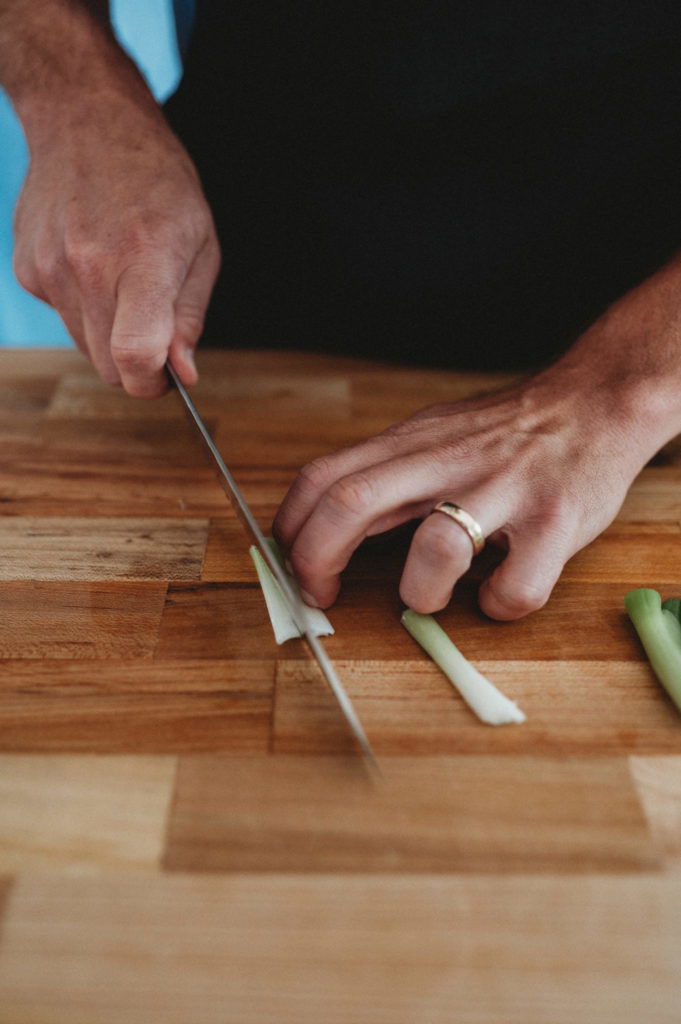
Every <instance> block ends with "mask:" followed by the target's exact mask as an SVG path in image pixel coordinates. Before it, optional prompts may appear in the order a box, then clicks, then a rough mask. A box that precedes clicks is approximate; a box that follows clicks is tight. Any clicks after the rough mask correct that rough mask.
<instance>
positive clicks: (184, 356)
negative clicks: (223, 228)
mask: <svg viewBox="0 0 681 1024" xmlns="http://www.w3.org/2000/svg"><path fill="white" fill-rule="evenodd" d="M30 149H31V163H30V168H29V172H28V175H27V178H26V182H25V184H24V188H23V191H22V193H21V196H20V199H19V203H18V205H17V211H16V216H15V236H16V244H15V260H14V265H15V272H16V276H17V279H18V280H19V282H20V284H22V285H23V287H24V288H26V289H27V290H28V291H29V292H31V293H32V294H33V295H35V296H37V297H38V298H39V299H42V300H43V301H45V302H47V303H49V305H51V306H53V307H54V308H55V309H56V311H57V312H58V313H59V315H60V316H61V318H62V320H63V321H64V323H65V325H66V328H67V330H68V331H69V333H70V335H71V336H72V338H73V339H74V341H75V343H76V345H77V346H78V348H79V349H81V351H83V352H84V353H85V354H86V355H88V356H89V358H90V359H91V360H92V362H93V364H94V366H95V368H96V370H97V371H98V373H99V375H100V376H101V377H102V379H103V380H104V381H106V382H107V383H109V384H113V385H118V384H122V386H123V387H124V388H125V389H126V391H128V393H129V394H131V395H133V396H135V397H140V398H151V397H155V396H157V395H160V394H162V393H163V391H165V389H166V386H167V385H166V379H165V374H164V371H163V367H164V364H165V361H166V359H167V358H170V359H171V360H172V363H173V365H174V367H175V369H176V370H177V372H178V374H179V376H180V377H181V379H182V380H183V382H184V383H185V384H187V385H191V384H194V383H195V382H196V380H197V373H196V369H195V366H194V360H193V352H194V349H195V347H196V344H197V342H198V340H199V336H200V334H201V331H202V327H203V320H204V315H205V312H206V308H207V306H208V302H209V299H210V294H211V292H212V289H213V285H214V283H215V279H216V276H217V272H218V268H219V263H220V251H219V246H218V241H217V237H216V233H215V227H214V225H213V219H212V216H211V213H210V210H209V208H208V205H207V203H206V200H205V198H204V195H203V192H202V189H201V185H200V182H199V179H198V175H197V172H196V170H195V168H194V166H193V164H192V162H191V160H190V159H189V157H188V155H187V153H186V151H185V150H184V148H183V147H182V146H181V144H180V143H179V141H178V140H177V138H176V137H175V136H174V135H173V133H172V132H171V130H170V128H169V127H168V126H167V124H166V122H165V120H164V118H163V115H162V114H161V112H160V109H158V108H157V107H156V106H155V104H153V103H151V102H149V103H148V104H135V103H134V102H131V101H130V99H126V98H123V97H121V96H120V95H115V94H114V95H111V96H108V97H104V98H101V97H100V98H99V99H98V100H97V105H96V106H95V103H94V100H93V99H92V98H89V99H88V101H87V104H86V103H85V102H84V103H83V104H80V109H74V108H73V107H72V106H71V107H69V109H68V110H67V111H65V112H64V113H63V116H62V117H60V118H59V122H58V123H56V124H54V125H51V126H50V127H49V128H45V129H44V130H42V131H41V133H40V137H39V138H38V139H36V138H35V136H34V137H33V138H31V139H30Z"/></svg>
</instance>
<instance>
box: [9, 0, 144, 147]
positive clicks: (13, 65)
mask: <svg viewBox="0 0 681 1024" xmlns="http://www.w3.org/2000/svg"><path fill="white" fill-rule="evenodd" d="M100 13H101V12H100ZM0 68H2V84H3V85H4V86H5V88H6V90H7V92H8V95H9V97H10V99H11V101H12V104H13V106H14V108H15V110H16V112H17V115H18V117H19V119H20V120H21V122H22V125H23V128H24V131H25V133H26V137H27V141H28V144H29V147H30V148H31V150H32V151H33V150H34V149H35V148H38V147H39V146H40V145H41V143H42V142H43V141H45V140H50V139H52V138H54V137H56V136H58V135H59V133H60V132H61V131H62V130H64V128H65V127H67V126H69V125H75V126H77V125H78V124H79V123H80V122H82V120H83V118H84V117H87V115H88V113H89V112H92V111H95V110H97V109H99V110H102V109H107V107H111V106H112V105H114V106H115V105H116V104H117V103H120V102H121V101H125V100H127V101H133V102H134V103H135V105H136V106H137V107H141V108H142V109H144V108H145V107H147V108H148V109H149V110H150V111H151V110H152V109H155V108H157V105H156V102H155V100H154V98H153V96H152V95H151V93H150V92H149V89H148V88H147V86H146V83H145V82H144V80H143V78H142V76H141V75H140V73H139V72H138V70H137V68H136V67H135V65H134V64H133V62H132V61H131V60H130V59H129V58H128V57H127V55H126V54H125V53H124V52H123V50H122V49H121V48H120V46H119V45H118V43H117V42H116V40H115V38H114V36H113V33H112V32H111V29H110V27H109V26H108V24H107V23H105V21H104V20H103V19H102V18H101V16H100V17H97V16H96V15H95V14H93V13H92V12H91V11H90V10H88V9H87V8H86V6H84V5H83V4H81V3H78V2H74V0H39V2H37V3H36V2H35V0H25V2H23V3H22V2H18V3H15V4H13V5H11V7H10V8H9V10H8V11H7V12H2V13H0Z"/></svg>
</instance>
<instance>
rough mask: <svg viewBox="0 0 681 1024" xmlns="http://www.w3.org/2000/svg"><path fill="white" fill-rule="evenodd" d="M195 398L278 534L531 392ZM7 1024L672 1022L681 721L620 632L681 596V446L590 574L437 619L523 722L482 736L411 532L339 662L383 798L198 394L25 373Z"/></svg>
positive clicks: (271, 381) (4, 969)
mask: <svg viewBox="0 0 681 1024" xmlns="http://www.w3.org/2000/svg"><path fill="white" fill-rule="evenodd" d="M200 369H201V370H202V382H201V383H200V385H199V386H197V388H196V389H195V391H194V397H195V401H196V403H197V405H198V407H199V409H200V411H201V412H202V414H203V416H204V418H205V419H206V421H207V422H208V424H209V426H210V427H211V429H212V430H213V432H214V435H215V437H216V439H217V441H218V445H219V447H220V448H221V450H222V453H223V455H224V456H225V458H226V460H227V462H228V463H229V465H230V467H231V468H232V470H233V472H234V474H235V476H236V477H237V480H238V482H239V483H240V485H241V487H242V489H243V491H244V493H245V495H246V497H247V499H248V500H249V502H250V503H251V505H252V507H253V509H254V512H255V513H256V516H257V518H258V520H259V522H260V524H261V526H262V527H263V529H264V530H265V531H266V532H267V531H269V527H270V524H271V520H272V516H273V514H274V512H275V510H276V508H277V506H278V503H279V502H280V500H281V498H282V497H283V495H284V493H285V491H286V488H287V486H288V485H289V483H290V482H291V481H292V479H293V478H294V476H295V474H296V471H297V469H298V468H299V467H300V466H301V465H302V464H303V463H304V462H306V461H308V460H309V459H311V458H313V457H315V456H316V455H320V454H324V453H325V452H329V451H331V450H333V449H335V448H338V447H341V446H343V445H346V444H349V443H352V442H354V441H358V440H361V439H362V438H364V437H367V436H369V435H370V434H372V433H375V432H376V431H378V430H380V429H382V428H383V427H385V426H387V425H388V424H390V423H391V422H395V421H397V420H399V419H401V418H403V417H405V416H407V415H409V414H410V413H412V412H414V411H415V410H416V409H418V408H420V407H422V406H424V405H426V404H429V403H432V402H435V401H443V400H448V399H450V398H454V397H458V396H463V395H466V394H471V393H474V392H477V391H480V390H485V389H487V388H489V387H492V386H496V385H498V384H500V383H504V382H506V381H507V380H509V379H510V378H508V377H504V376H494V377H492V376H486V375H479V374H457V373H445V372H441V371H437V372H435V371H423V370H414V369H408V368H400V367H389V366H384V365H378V364H370V363H364V362H358V361H355V360H350V359H341V358H338V359H336V358H329V357H322V356H317V355H310V354H304V353H253V352H251V353H245V352H217V351H210V352H205V353H203V355H202V357H201V361H200ZM0 431H1V434H0V552H1V557H0V603H1V608H2V615H1V616H0V658H2V675H1V676H0V928H1V931H0V1024H21V1022H29V1021H30V1022H36V1021H40V1024H61V1022H68V1024H80V1022H81V1021H82V1022H83V1024H92V1022H93V1021H97V1024H114V1022H115V1024H118V1022H121V1024H123V1022H124V1024H131V1022H137V1021H140V1022H144V1024H149V1022H150V1021H156V1020H159V1021H163V1022H164V1024H165V1022H175V1021H177V1022H178V1024H180V1022H181V1024H186V1022H187V1021H191V1022H192V1024H203V1022H206V1024H213V1022H216V1024H217V1022H220V1024H223V1022H225V1021H230V1022H231V1021H234V1022H238V1024H242V1022H251V1021H257V1022H265V1021H268V1022H269V1021H274V1020H276V1021H277V1022H283V1024H286V1022H289V1021H290V1022H296V1024H299V1022H307V1021H310V1022H312V1021H315V1022H319V1021H324V1022H336V1021H337V1022H339V1024H340V1022H343V1024H346V1022H352V1024H355V1022H360V1021H372V1022H373V1021H377V1022H378V1021H380V1022H386V1024H402V1022H412V1021H413V1022H414V1024H416V1022H418V1024H424V1022H428V1024H440V1022H447V1024H449V1022H453V1021H456V1022H457V1024H458V1022H471V1024H473V1022H475V1024H496V1022H508V1024H511V1022H513V1024H516V1022H518V1024H520V1022H522V1024H535V1022H536V1024H552V1022H556V1024H558V1022H560V1024H562V1022H568V1021H569V1022H570V1024H574V1022H575V1021H579V1022H581V1021H584V1022H587V1021H588V1022H591V1021H596V1020H597V1021H599V1024H600V1022H609V1021H612V1022H615V1021H616V1022H617V1024H623V1022H632V1024H633V1022H636V1024H640V1022H641V1021H642V1020H645V1021H647V1022H654V1024H657V1022H660V1024H661V1022H670V1024H671V1022H674V1024H676V1021H678V1019H679V1016H680V1011H679V1006H681V960H680V958H679V954H678V950H679V945H680V942H681V717H680V716H679V715H678V713H677V712H676V710H675V709H674V708H673V707H672V705H671V703H670V702H669V700H668V699H667V698H666V696H665V695H664V693H663V692H662V691H661V689H660V687H659V685H658V684H657V682H656V681H655V679H654V677H653V676H652V674H651V672H650V669H649V667H648V665H647V663H646V661H645V659H644V658H643V655H642V651H641V649H640V646H639V644H638V641H637V639H636V637H635V635H634V634H633V631H632V629H631V627H630V625H629V623H628V620H627V618H626V616H625V613H624V609H623V604H622V598H623V596H624V594H625V593H626V591H627V590H629V589H631V588H632V587H634V586H642V585H645V586H652V587H655V588H656V589H659V590H660V591H661V592H662V594H663V596H669V595H671V594H679V593H681V536H680V534H681V526H680V523H681V446H680V445H679V444H678V443H671V444H670V445H669V446H667V448H666V449H665V450H664V451H663V452H662V453H660V455H659V456H658V457H657V458H656V459H655V460H654V463H653V464H651V465H650V466H648V467H646V468H645V469H644V470H643V472H642V473H641V475H640V477H639V478H638V479H637V481H636V482H635V483H634V485H633V487H632V489H631V492H630V494H629V496H628V497H627V500H626V502H625V504H624V506H623V508H622V510H621V513H620V515H619V517H618V519H617V521H616V522H615V523H614V524H613V525H612V526H611V527H610V528H609V529H608V530H607V531H606V532H605V533H604V534H603V535H602V536H601V537H600V538H598V539H597V540H596V541H595V542H594V543H593V544H592V545H591V546H590V547H589V548H587V549H586V550H584V551H582V552H580V553H579V554H578V555H576V556H575V557H574V558H573V559H572V560H571V561H570V562H569V564H568V565H567V566H566V568H565V571H564V573H563V576H562V578H561V580H560V582H559V583H558V585H557V587H556V589H555V591H554V594H553V596H552V598H551V600H550V601H549V603H548V605H547V606H546V607H545V608H544V609H542V610H541V611H540V612H538V613H535V614H534V615H531V616H529V617H527V618H526V619H523V620H521V621H519V622H515V623H496V622H492V621H490V620H488V619H486V618H485V617H484V616H483V615H482V614H481V612H480V611H479V609H478V607H477V602H476V591H477V586H478V584H479V581H480V578H481V576H482V574H483V573H484V572H485V571H486V569H488V568H489V565H490V558H493V557H494V556H493V553H490V552H485V553H484V554H483V556H481V558H480V559H479V560H477V564H475V565H474V567H473V569H472V571H471V572H470V573H469V575H468V576H467V577H466V578H465V579H464V580H463V581H462V582H461V583H460V585H459V586H458V587H457V589H456V592H455V596H454V598H453V601H452V603H451V605H450V607H449V608H448V609H447V610H446V611H445V612H443V613H442V614H441V615H440V616H439V619H440V622H441V623H442V625H443V626H444V628H445V629H446V630H447V631H448V632H449V633H450V634H451V636H452V637H453V638H454V639H455V640H456V642H457V643H458V645H459V646H460V648H461V649H462V650H463V651H464V653H465V654H466V655H467V656H468V657H469V658H470V659H471V660H472V661H473V662H474V663H475V664H476V665H478V666H479V667H480V668H481V669H482V671H483V672H484V673H485V674H487V675H488V676H489V677H490V678H491V679H493V680H494V681H495V682H496V683H498V685H499V686H500V688H501V689H502V690H503V691H504V692H505V693H507V695H508V696H510V697H512V699H514V700H515V701H517V703H518V704H519V705H520V706H521V707H522V709H523V710H524V711H525V713H526V715H527V722H526V723H525V724H524V725H521V726H508V727H504V728H499V729H494V728H490V727H487V726H484V725H482V724H481V723H480V722H479V721H478V720H477V719H476V718H475V717H474V716H473V715H472V713H471V712H470V711H469V710H468V709H467V708H466V707H465V705H464V704H463V703H462V701H461V699H460V698H459V697H458V695H457V694H456V693H455V692H454V690H453V689H452V687H451V686H450V685H449V684H448V683H447V681H446V680H445V679H444V678H443V677H442V676H441V675H440V674H439V673H438V671H437V669H435V667H434V666H433V665H432V664H431V663H430V662H429V661H428V660H427V659H426V658H425V657H424V656H423V654H422V652H421V651H420V650H419V648H417V647H416V645H415V644H414V642H413V641H412V640H411V638H410V637H409V636H408V635H407V634H406V632H405V631H404V630H403V628H402V627H401V626H400V624H399V614H400V611H401V605H400V602H399V598H398V595H397V584H398V581H399V576H400V570H401V565H402V563H403V560H404V556H405V553H406V550H407V543H408V539H405V538H403V539H401V540H395V541H393V543H391V544H375V545H373V546H369V547H367V548H366V549H362V550H360V551H358V552H357V554H356V555H355V557H354V558H353V560H352V562H351V565H350V566H349V568H348V570H347V572H346V574H345V578H344V587H343V591H342V594H341V597H340V599H339V601H338V603H337V605H336V606H335V607H334V608H333V609H332V611H331V612H330V613H329V616H330V618H331V620H332V622H333V624H334V626H335V628H336V634H335V636H333V637H331V638H329V640H328V641H327V642H326V646H327V650H328V652H329V654H330V655H331V657H332V658H333V659H334V661H335V662H336V664H337V667H338V669H339V671H340V673H341V675H342V678H343V679H344V681H345V683H346V686H347V689H348V691H349V693H350V696H351V697H352V699H353V702H354V703H355V706H356V708H357V711H358V713H359V714H360V716H361V719H362V722H363V724H364V726H365V728H366V731H367V733H368V735H369V738H370V741H371V743H372V746H373V748H374V750H375V751H376V754H377V756H378V757H379V760H380V761H381V765H382V769H383V773H384V780H383V781H382V782H381V783H380V784H376V783H375V782H374V783H372V782H371V781H370V780H369V779H368V777H367V775H366V772H365V771H364V770H363V767H362V763H361V761H360V760H359V759H358V757H357V755H356V753H355V751H354V749H353V745H352V742H351V740H350V738H349V736H348V732H347V729H346V727H345V725H344V722H343V719H342V717H341V716H340V714H339V712H338V710H337V708H336V706H335V703H334V701H333V698H332V697H331V696H330V694H329V692H328V690H327V689H326V687H325V684H324V683H323V681H322V680H321V678H320V676H319V674H318V672H317V670H316V669H315V667H314V665H312V664H311V663H310V660H309V658H308V656H307V654H306V651H305V649H304V647H303V645H302V644H300V643H298V642H291V643H289V644H287V645H285V646H284V647H281V648H279V647H277V645H276V644H275V643H274V641H273V638H272V635H271V630H270V626H269V622H268V620H267V616H266V612H265V609H264V605H263V602H262V598H261V595H260V592H259V589H258V586H257V583H256V580H255V574H254V571H253V568H252V565H251V563H250V559H249V558H248V555H247V539H246V537H245V535H244V534H243V532H242V528H241V526H240V525H239V523H238V522H237V520H236V519H235V517H234V515H233V513H232V512H231V509H230V507H229V506H228V504H227V502H226V499H225V497H224V495H223V493H222V490H221V489H220V486H219V484H218V483H217V481H216V480H215V478H214V476H213V472H212V470H211V468H210V466H209V464H208V463H207V462H206V461H205V458H204V455H203V452H202V449H201V446H200V443H199V442H198V441H197V439H196V437H195V434H194V432H193V430H192V428H191V426H190V425H189V424H188V423H187V421H186V419H185V416H184V414H183V410H182V408H181V404H180V401H179V398H178V397H177V396H176V395H174V394H170V395H168V396H166V397H165V398H163V399H161V400H159V401H156V402H144V401H138V400H134V399H131V398H129V397H128V396H126V395H125V394H123V393H122V392H121V391H119V390H116V389H110V388H107V387H105V386H104V385H103V384H101V383H100V382H99V381H98V380H97V378H96V377H95V375H94V374H93V372H92V371H91V370H90V369H89V367H88V364H87V363H86V362H85V360H84V359H83V358H82V357H80V356H79V355H78V354H76V353H74V352H66V351H59V352H44V351H38V350H36V351H25V352H22V351H11V350H6V351H4V352H0Z"/></svg>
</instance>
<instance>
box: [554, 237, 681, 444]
mask: <svg viewBox="0 0 681 1024" xmlns="http://www.w3.org/2000/svg"><path fill="white" fill-rule="evenodd" d="M537 381H538V382H539V383H544V382H547V383H548V384H549V385H554V384H556V382H558V383H559V385H560V387H562V388H565V389H569V390H573V391H575V392H578V391H581V392H583V394H584V398H585V404H586V405H588V404H589V402H591V403H592V404H593V414H594V415H598V414H599V412H600V413H603V412H605V413H606V414H607V415H608V416H610V417H611V418H612V420H613V422H617V421H619V422H620V423H621V424H622V426H623V428H624V429H625V430H626V431H627V433H628V434H629V436H630V438H631V443H632V444H634V442H637V443H639V444H640V445H641V449H642V455H643V457H644V458H650V457H651V456H652V455H653V454H654V453H655V452H656V451H657V450H658V449H659V448H660V447H662V445H664V444H665V443H666V442H667V441H669V440H670V439H671V438H672V437H674V436H675V435H676V434H678V433H681V256H677V257H675V258H674V259H673V260H671V261H670V262H669V263H668V264H667V265H666V266H664V267H662V268H661V269H660V270H658V271H657V272H656V273H655V274H653V275H652V276H651V277H650V278H648V279H647V280H646V281H644V282H643V283H642V284H640V285H639V286H638V287H636V288H634V289H633V290H632V291H630V292H628V293H627V294H626V295H624V296H623V297H622V298H621V299H619V300H618V301H617V302H615V303H614V304H613V305H612V306H611V307H610V308H609V309H608V310H607V311H606V312H605V313H604V314H603V315H602V316H601V317H600V318H599V319H598V320H597V321H596V322H595V323H594V324H593V325H592V326H591V327H590V328H589V329H588V330H587V331H585V332H584V334H583V335H582V336H581V337H580V338H579V339H578V340H577V341H576V342H575V344H574V345H573V346H572V347H571V348H570V349H569V350H568V351H567V352H566V354H565V355H564V356H563V357H562V359H560V360H559V361H558V362H557V363H556V364H554V366H552V367H549V368H548V370H546V371H545V373H543V374H540V375H539V377H538V378H537ZM595 403H598V408H596V405H595Z"/></svg>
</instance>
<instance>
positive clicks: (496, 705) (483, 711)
mask: <svg viewBox="0 0 681 1024" xmlns="http://www.w3.org/2000/svg"><path fill="white" fill-rule="evenodd" d="M401 621H402V625H403V626H404V627H405V629H406V630H407V631H408V632H409V633H410V634H411V635H412V636H413V638H414V640H416V642H417V643H419V644H420V645H421V647H423V649H424V651H425V652H426V653H427V654H429V655H430V656H431V658H432V659H433V661H434V662H435V664H436V665H437V666H438V668H440V669H441V670H442V672H444V674H445V675H446V676H447V678H448V679H449V681H450V683H452V685H453V686H454V687H455V689H457V690H458V691H459V693H460V694H461V696H462V697H463V699H464V700H465V701H466V703H467V704H468V706H469V707H470V708H471V709H472V710H473V711H474V712H475V714H476V715H477V716H478V718H481V719H482V721H483V722H486V723H487V724H488V725H506V724H508V723H510V722H524V721H525V715H524V714H523V712H522V711H521V710H520V708H519V707H518V705H517V704H514V703H513V701H512V700H509V699H508V697H505V696H504V695H503V693H501V692H500V691H499V690H497V688H496V686H494V685H493V684H492V683H490V681H489V679H485V677H484V676H483V675H482V674H481V673H480V672H478V670H477V668H474V666H473V665H471V663H470V662H469V661H467V660H466V658H464V656H463V654H462V653H461V651H460V650H459V649H458V648H457V647H456V646H455V645H454V644H453V643H452V641H451V640H450V639H449V637H448V636H447V634H446V633H445V631H444V630H443V629H442V628H441V626H439V625H438V623H437V622H436V621H435V619H434V618H433V616H432V615H421V614H420V613H419V612H415V611H413V610H412V609H411V608H407V610H406V611H405V612H403V614H402V620H401Z"/></svg>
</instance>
